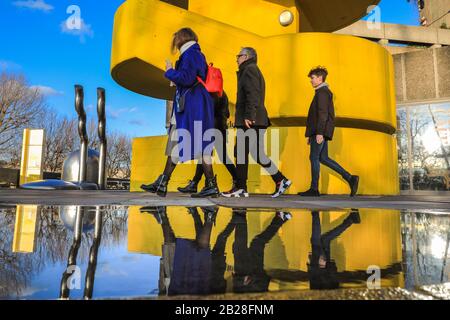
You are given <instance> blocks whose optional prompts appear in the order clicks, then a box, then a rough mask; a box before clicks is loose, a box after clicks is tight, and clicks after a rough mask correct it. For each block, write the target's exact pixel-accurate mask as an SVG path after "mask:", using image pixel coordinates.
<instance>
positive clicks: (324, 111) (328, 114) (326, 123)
mask: <svg viewBox="0 0 450 320" xmlns="http://www.w3.org/2000/svg"><path fill="white" fill-rule="evenodd" d="M334 118H335V116H334V104H333V93H332V92H331V91H330V89H329V88H328V86H324V87H322V88H319V89H317V90H316V94H315V96H314V99H313V101H312V103H311V106H310V107H309V112H308V119H307V120H306V133H305V136H306V137H313V136H316V135H323V136H324V137H325V139H327V140H332V139H333V134H334Z"/></svg>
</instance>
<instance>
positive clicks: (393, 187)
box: [131, 127, 399, 195]
mask: <svg viewBox="0 0 450 320" xmlns="http://www.w3.org/2000/svg"><path fill="white" fill-rule="evenodd" d="M233 133H234V130H229V136H230V137H229V144H230V143H231V144H232V143H234V139H233V138H232V137H233ZM304 133H305V129H304V128H301V127H291V128H272V129H270V130H269V131H268V136H269V137H268V140H269V141H272V145H273V146H272V145H271V144H269V145H268V147H267V149H268V150H267V151H268V153H269V154H270V155H271V156H272V158H273V159H274V161H275V162H276V163H277V164H278V165H279V167H280V169H281V171H282V172H283V173H284V174H285V175H286V176H288V177H289V178H290V179H291V180H292V181H293V185H292V187H291V188H290V189H289V194H296V193H297V192H300V191H304V190H306V189H308V188H309V183H310V181H311V180H310V179H311V175H310V163H309V147H308V146H307V145H306V141H305V138H304ZM335 134H336V137H335V140H334V141H333V143H331V144H330V148H329V155H330V157H332V158H333V159H335V160H336V161H338V162H339V163H340V164H341V165H342V166H343V167H344V168H346V169H347V170H348V171H350V172H352V173H354V174H358V175H359V176H360V177H361V180H360V189H359V193H360V194H365V195H381V194H384V195H395V194H398V193H399V183H398V166H397V143H396V140H395V138H394V137H393V136H390V135H387V134H385V133H380V132H376V131H370V130H361V129H350V128H337V129H336V133H335ZM271 137H272V138H271ZM166 141H167V138H166V137H165V136H160V137H146V138H137V139H134V141H133V154H132V159H133V161H132V167H131V191H132V192H139V191H142V190H141V189H140V186H141V184H143V183H149V182H151V181H154V180H155V179H156V178H157V177H158V175H159V174H161V172H162V171H163V170H164V164H165V156H164V150H165V144H166ZM275 141H279V149H278V151H277V149H274V150H273V151H272V148H275V147H276V144H274V143H273V142H275ZM228 150H229V154H231V155H232V154H233V153H232V145H229V148H228ZM355 150H357V152H355ZM149 155H151V157H149ZM277 155H279V156H277ZM277 158H279V161H276V159H277ZM214 170H215V173H216V174H217V176H218V182H219V188H220V189H221V190H222V191H224V190H229V188H230V187H231V182H232V180H231V177H230V175H229V173H228V171H226V169H225V167H224V166H223V165H222V164H220V163H217V164H215V165H214ZM321 170H322V171H321V178H320V183H319V188H320V191H321V192H322V193H324V194H348V193H349V187H348V184H347V183H346V182H345V181H344V180H342V178H341V177H340V176H338V175H337V174H336V173H335V172H333V171H331V170H329V169H328V168H326V167H324V166H322V168H321ZM194 172H195V163H192V162H191V163H186V164H180V165H178V166H177V168H176V169H175V172H174V173H173V176H172V179H171V181H170V183H169V191H171V192H176V191H177V189H176V188H177V187H179V186H180V185H183V184H186V183H187V181H188V180H189V179H191V178H192V176H193V175H194ZM248 188H249V192H251V193H266V194H270V193H272V192H273V190H274V184H273V181H272V179H271V178H270V176H267V175H266V174H265V171H264V169H262V168H261V167H260V166H258V165H257V164H253V165H252V164H251V165H250V169H249V181H248Z"/></svg>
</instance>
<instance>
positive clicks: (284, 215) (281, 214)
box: [277, 211, 292, 222]
mask: <svg viewBox="0 0 450 320" xmlns="http://www.w3.org/2000/svg"><path fill="white" fill-rule="evenodd" d="M277 217H278V218H280V219H281V220H283V222H286V221H288V220H291V219H292V214H290V213H289V212H282V211H279V212H277Z"/></svg>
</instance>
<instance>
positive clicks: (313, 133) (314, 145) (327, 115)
mask: <svg viewBox="0 0 450 320" xmlns="http://www.w3.org/2000/svg"><path fill="white" fill-rule="evenodd" d="M327 76H328V71H327V69H325V68H323V67H317V68H315V69H313V70H311V71H310V73H309V75H308V77H309V78H310V79H311V84H312V86H313V87H314V89H315V90H316V94H315V95H314V99H313V101H312V103H311V106H310V108H309V112H308V119H307V121H306V133H305V136H306V138H307V143H308V144H309V145H310V146H311V153H310V157H309V159H310V161H311V180H312V181H311V188H310V189H309V190H308V191H306V192H302V193H299V195H301V196H304V197H319V196H320V193H319V177H320V164H321V163H322V164H323V165H326V166H327V167H329V168H330V169H332V170H334V171H336V172H337V173H339V174H340V175H341V176H342V178H343V179H344V180H345V181H347V182H348V184H349V185H350V189H351V192H350V195H351V196H352V197H353V196H354V195H355V194H356V193H357V192H358V183H359V177H358V176H353V175H351V174H350V173H348V172H347V171H346V170H345V169H344V168H342V167H341V166H340V165H339V164H338V163H337V162H336V161H334V160H332V159H330V158H329V157H328V141H331V140H332V139H333V134H334V118H335V117H334V104H333V93H332V92H331V91H330V89H329V87H328V84H327V83H326V82H325V81H326V79H327Z"/></svg>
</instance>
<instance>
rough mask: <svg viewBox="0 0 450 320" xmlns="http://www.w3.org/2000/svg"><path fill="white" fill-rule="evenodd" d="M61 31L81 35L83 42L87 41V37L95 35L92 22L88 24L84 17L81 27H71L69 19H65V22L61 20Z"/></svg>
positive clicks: (81, 20)
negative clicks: (68, 25)
mask: <svg viewBox="0 0 450 320" xmlns="http://www.w3.org/2000/svg"><path fill="white" fill-rule="evenodd" d="M61 32H62V33H65V34H69V35H72V36H76V37H79V38H80V42H81V43H85V42H86V37H89V38H93V37H94V30H92V26H91V25H90V24H87V23H86V22H85V21H84V20H83V19H80V28H75V29H69V28H68V27H67V20H64V21H63V22H61Z"/></svg>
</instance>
